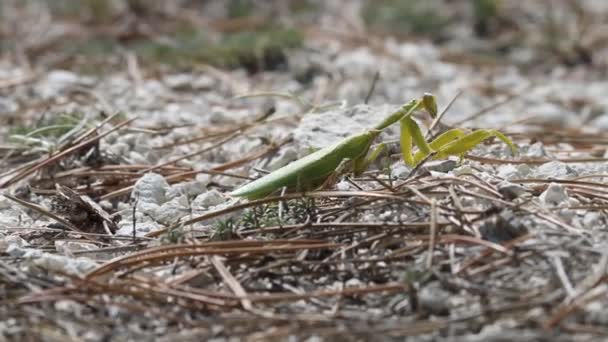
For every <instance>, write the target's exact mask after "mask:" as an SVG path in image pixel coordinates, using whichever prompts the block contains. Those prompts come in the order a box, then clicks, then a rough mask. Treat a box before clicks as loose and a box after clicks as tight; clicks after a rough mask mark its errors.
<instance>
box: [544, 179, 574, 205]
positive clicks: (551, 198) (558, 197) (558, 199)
mask: <svg viewBox="0 0 608 342" xmlns="http://www.w3.org/2000/svg"><path fill="white" fill-rule="evenodd" d="M539 199H540V201H541V203H542V204H544V205H545V206H558V205H560V204H562V203H568V193H567V192H566V189H565V188H564V187H563V186H561V185H560V184H557V183H551V184H549V186H548V187H547V189H546V190H545V191H544V192H543V193H542V194H540V196H539Z"/></svg>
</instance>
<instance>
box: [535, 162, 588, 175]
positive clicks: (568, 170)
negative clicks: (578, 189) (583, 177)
mask: <svg viewBox="0 0 608 342" xmlns="http://www.w3.org/2000/svg"><path fill="white" fill-rule="evenodd" d="M576 176H578V173H577V172H576V171H575V170H574V169H573V168H572V167H570V166H569V165H568V164H566V163H563V162H560V161H551V162H548V163H545V164H543V165H541V166H539V167H538V168H537V169H536V170H535V171H534V177H536V178H567V177H576Z"/></svg>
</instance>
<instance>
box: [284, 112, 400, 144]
mask: <svg viewBox="0 0 608 342" xmlns="http://www.w3.org/2000/svg"><path fill="white" fill-rule="evenodd" d="M397 108H398V106H394V105H384V106H368V105H357V106H354V107H348V108H337V109H333V110H328V111H327V112H323V113H318V114H317V113H315V114H309V115H305V116H304V117H303V118H302V120H301V121H300V124H299V125H298V127H297V128H296V129H295V130H294V132H293V138H294V143H295V146H296V149H297V153H298V155H299V156H304V155H307V154H310V153H311V152H313V151H315V150H318V149H321V148H323V147H326V146H329V145H332V144H335V143H336V142H338V141H340V139H342V138H345V137H347V136H349V135H352V134H357V133H361V132H363V131H365V130H367V129H370V128H372V127H374V126H375V125H377V124H378V123H379V122H380V121H382V120H383V119H384V118H386V117H387V116H389V115H390V114H391V113H393V112H394V111H395V110H396V109H397ZM395 126H398V125H395ZM393 129H394V128H393ZM388 131H389V132H390V131H392V132H396V131H395V130H390V129H389V130H388Z"/></svg>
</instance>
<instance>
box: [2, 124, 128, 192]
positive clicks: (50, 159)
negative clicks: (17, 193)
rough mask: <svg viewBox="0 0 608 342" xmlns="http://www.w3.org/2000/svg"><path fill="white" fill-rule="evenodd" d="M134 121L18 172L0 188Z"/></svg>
mask: <svg viewBox="0 0 608 342" xmlns="http://www.w3.org/2000/svg"><path fill="white" fill-rule="evenodd" d="M135 119H136V118H132V119H129V120H126V121H123V122H121V123H119V124H118V125H116V126H114V127H113V128H111V129H109V130H107V131H105V132H104V133H102V134H99V135H97V136H95V137H93V138H89V139H86V140H84V141H83V142H81V143H79V144H77V145H74V146H71V147H69V148H67V149H65V150H63V151H61V152H59V153H57V154H54V155H52V156H50V157H48V158H47V159H45V160H42V161H41V162H39V163H36V164H35V165H33V166H31V167H28V168H27V169H25V170H23V171H21V172H19V173H18V174H16V175H15V176H13V177H12V178H10V179H8V180H7V181H5V182H4V183H2V184H1V185H0V188H5V187H8V186H9V185H11V184H14V183H15V182H18V181H20V180H22V179H24V178H25V177H27V176H29V175H31V174H32V173H34V172H36V171H38V170H40V169H42V168H44V167H45V166H48V165H51V164H53V163H55V162H57V161H58V160H60V159H61V158H64V157H66V156H68V155H70V154H72V153H74V152H76V151H78V150H80V149H82V148H84V147H87V146H89V145H91V144H93V143H95V142H96V141H99V139H102V138H103V137H105V136H106V135H108V134H110V133H112V132H114V131H117V130H118V129H120V128H122V127H123V126H126V125H128V124H130V123H131V122H133V121H134V120H135Z"/></svg>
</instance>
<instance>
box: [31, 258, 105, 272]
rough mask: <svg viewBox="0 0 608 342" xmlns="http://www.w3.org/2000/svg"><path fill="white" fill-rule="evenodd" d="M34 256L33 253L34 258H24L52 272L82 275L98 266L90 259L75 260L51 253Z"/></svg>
mask: <svg viewBox="0 0 608 342" xmlns="http://www.w3.org/2000/svg"><path fill="white" fill-rule="evenodd" d="M34 255H35V254H34V253H32V256H30V255H28V254H26V255H25V256H24V258H27V259H29V260H30V262H31V263H32V264H33V265H35V266H37V267H40V268H42V269H45V270H47V271H52V272H63V273H67V274H73V275H82V274H84V273H86V272H88V271H90V270H92V269H94V268H96V267H97V266H98V265H97V263H96V262H95V261H93V260H91V259H89V258H82V257H80V258H73V257H67V256H63V255H56V254H50V253H42V254H40V255H36V256H34Z"/></svg>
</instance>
